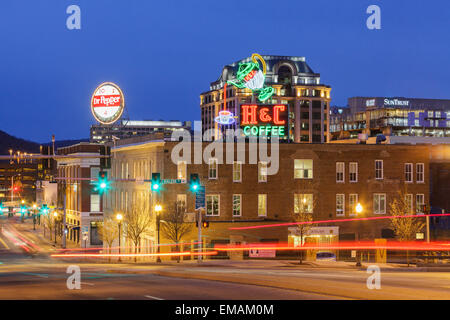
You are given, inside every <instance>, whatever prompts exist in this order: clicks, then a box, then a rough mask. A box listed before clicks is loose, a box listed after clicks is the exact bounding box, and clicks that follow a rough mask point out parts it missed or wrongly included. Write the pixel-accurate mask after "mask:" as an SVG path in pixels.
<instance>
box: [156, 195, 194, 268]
mask: <svg viewBox="0 0 450 320" xmlns="http://www.w3.org/2000/svg"><path fill="white" fill-rule="evenodd" d="M185 212H186V207H185V204H184V202H181V201H178V202H175V205H174V207H173V208H171V210H169V211H168V212H166V213H165V214H164V215H163V221H161V222H163V223H162V224H161V230H162V232H163V234H164V235H165V236H166V238H168V239H170V240H171V241H173V242H175V243H176V250H177V251H178V250H179V249H178V243H179V242H180V241H181V239H182V238H183V236H185V235H186V234H188V233H189V232H190V231H191V230H192V227H193V224H191V223H188V222H185ZM177 261H178V262H180V259H179V257H178V259H177Z"/></svg>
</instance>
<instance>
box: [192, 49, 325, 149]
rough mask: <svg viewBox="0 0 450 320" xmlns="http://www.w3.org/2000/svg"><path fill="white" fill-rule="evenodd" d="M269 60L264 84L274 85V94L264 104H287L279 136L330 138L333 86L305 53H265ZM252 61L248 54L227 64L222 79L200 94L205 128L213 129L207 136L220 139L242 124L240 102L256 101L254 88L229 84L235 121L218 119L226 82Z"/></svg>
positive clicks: (300, 140)
mask: <svg viewBox="0 0 450 320" xmlns="http://www.w3.org/2000/svg"><path fill="white" fill-rule="evenodd" d="M262 58H263V59H264V60H265V63H266V74H265V85H266V86H271V87H272V88H274V90H275V94H274V95H273V96H272V97H271V98H270V99H268V100H267V101H265V103H264V104H268V105H275V104H281V105H285V106H286V107H287V108H286V109H287V114H288V121H287V124H286V130H285V134H284V135H282V136H281V137H280V138H281V139H283V140H287V141H292V142H297V143H323V142H327V141H328V139H329V121H328V117H329V108H330V101H331V97H330V91H331V87H330V86H327V85H324V84H322V83H321V79H320V74H319V73H315V72H314V71H313V70H312V69H311V67H310V66H309V65H308V64H307V63H306V59H305V58H304V57H291V56H272V55H264V56H262ZM248 62H250V58H246V59H243V60H240V61H237V62H234V63H232V64H229V65H226V66H225V67H224V68H223V70H222V74H221V75H220V77H219V79H218V80H216V81H214V82H211V84H210V88H209V91H207V92H203V93H202V94H201V95H200V109H201V119H202V130H203V132H205V131H207V130H212V133H211V134H210V136H208V137H206V138H208V139H217V137H219V136H220V134H221V133H222V131H224V129H227V128H237V127H240V125H241V120H242V119H241V106H242V105H248V104H256V97H255V96H254V95H253V94H252V91H251V90H249V89H247V88H244V89H239V88H237V87H234V86H231V85H228V86H227V92H225V98H226V110H228V111H230V112H232V113H233V114H234V116H235V117H236V119H237V120H236V121H235V123H234V124H233V125H222V124H219V123H217V122H216V121H215V119H216V117H218V115H219V112H220V111H221V110H223V109H224V105H223V103H224V86H225V83H227V81H229V80H231V81H234V80H236V74H237V72H238V69H239V65H240V64H242V63H248Z"/></svg>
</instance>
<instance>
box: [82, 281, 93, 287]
mask: <svg viewBox="0 0 450 320" xmlns="http://www.w3.org/2000/svg"><path fill="white" fill-rule="evenodd" d="M81 284H87V285H88V286H95V284H93V283H89V282H81Z"/></svg>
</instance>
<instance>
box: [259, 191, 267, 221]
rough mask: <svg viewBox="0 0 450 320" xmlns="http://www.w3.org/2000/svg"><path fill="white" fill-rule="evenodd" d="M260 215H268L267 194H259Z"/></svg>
mask: <svg viewBox="0 0 450 320" xmlns="http://www.w3.org/2000/svg"><path fill="white" fill-rule="evenodd" d="M258 216H260V217H262V216H264V217H265V216H267V194H258Z"/></svg>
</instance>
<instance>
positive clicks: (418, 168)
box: [416, 163, 425, 183]
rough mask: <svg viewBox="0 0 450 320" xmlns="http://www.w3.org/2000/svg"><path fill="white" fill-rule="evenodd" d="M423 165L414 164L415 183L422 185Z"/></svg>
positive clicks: (423, 180)
mask: <svg viewBox="0 0 450 320" xmlns="http://www.w3.org/2000/svg"><path fill="white" fill-rule="evenodd" d="M423 171H424V164H423V163H417V164H416V182H417V183H423V182H425V179H424V172H423Z"/></svg>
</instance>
